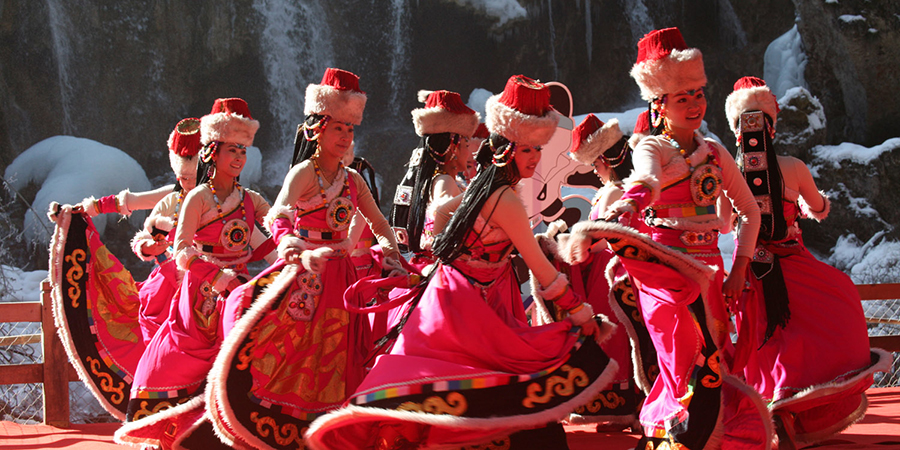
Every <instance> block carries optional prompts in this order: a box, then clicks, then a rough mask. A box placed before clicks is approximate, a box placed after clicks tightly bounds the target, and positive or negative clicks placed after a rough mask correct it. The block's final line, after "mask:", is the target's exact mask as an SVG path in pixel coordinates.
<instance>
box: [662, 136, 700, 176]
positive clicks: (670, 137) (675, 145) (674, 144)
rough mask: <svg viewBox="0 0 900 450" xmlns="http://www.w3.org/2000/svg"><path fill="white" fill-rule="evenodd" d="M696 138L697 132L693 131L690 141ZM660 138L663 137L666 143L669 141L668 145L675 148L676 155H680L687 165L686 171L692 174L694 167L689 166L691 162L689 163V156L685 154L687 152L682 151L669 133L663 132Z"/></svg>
mask: <svg viewBox="0 0 900 450" xmlns="http://www.w3.org/2000/svg"><path fill="white" fill-rule="evenodd" d="M696 136H697V132H696V131H694V134H693V135H691V139H694V138H695V137H696ZM662 137H664V138H665V139H666V140H667V141H669V143H670V144H672V146H673V147H675V150H678V153H680V154H681V157H682V158H684V162H685V163H687V166H688V169H689V170H690V171H691V172H693V171H694V166H692V165H691V161H690V157H691V155H688V154H687V150H685V149H683V148H682V147H681V145H680V144H678V141H676V140H675V138H674V137H672V135H671V134H670V133H669V131H668V130H666V131H664V132H663V134H662ZM695 150H696V149H695Z"/></svg>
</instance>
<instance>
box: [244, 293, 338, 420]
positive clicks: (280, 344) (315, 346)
mask: <svg viewBox="0 0 900 450" xmlns="http://www.w3.org/2000/svg"><path fill="white" fill-rule="evenodd" d="M287 298H290V292H287V293H285V296H284V297H283V298H282V300H281V301H280V304H279V305H278V309H277V310H276V311H274V312H273V313H272V314H270V315H267V316H266V317H265V318H264V319H262V321H261V322H260V325H261V327H260V334H259V338H258V339H257V340H256V348H257V349H264V353H263V352H254V354H253V359H252V360H251V364H252V366H253V368H254V369H256V370H257V371H259V372H260V373H262V374H264V375H266V376H267V377H268V380H269V381H268V382H267V383H265V384H264V385H263V386H261V388H262V389H264V390H267V391H269V392H271V393H273V394H276V395H290V396H299V397H300V398H301V399H302V400H303V401H305V402H323V403H340V402H342V401H343V400H344V399H345V398H346V392H345V391H346V386H345V384H346V383H345V376H344V371H345V370H346V367H347V352H348V348H347V346H348V344H347V333H346V330H347V327H348V325H349V323H350V313H349V312H347V310H345V309H343V308H324V311H322V312H321V316H320V315H319V314H320V312H319V311H317V312H316V318H314V320H312V321H310V322H304V321H295V320H293V319H292V318H291V316H290V315H289V314H288V313H287V307H288V306H289V305H288V302H287V301H286V299H287ZM316 301H317V302H318V299H317V300H316Z"/></svg>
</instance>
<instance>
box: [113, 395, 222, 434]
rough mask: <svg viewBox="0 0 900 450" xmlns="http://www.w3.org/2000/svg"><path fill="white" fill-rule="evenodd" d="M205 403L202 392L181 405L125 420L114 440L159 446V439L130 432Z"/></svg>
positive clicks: (200, 406)
mask: <svg viewBox="0 0 900 450" xmlns="http://www.w3.org/2000/svg"><path fill="white" fill-rule="evenodd" d="M204 403H205V402H204V400H203V395H202V393H199V394H198V395H195V396H194V397H192V398H191V399H190V400H188V401H186V402H184V403H182V404H180V405H175V406H173V407H171V408H167V409H164V410H162V411H160V412H158V413H156V414H152V415H150V416H146V417H143V418H141V419H138V420H135V421H134V422H125V423H123V424H122V426H121V427H120V428H119V429H118V430H116V433H115V434H114V435H113V441H115V442H116V443H117V444H124V445H133V446H141V447H143V445H155V446H159V443H160V440H159V439H152V438H149V437H136V436H131V435H130V434H129V433H132V432H134V431H138V430H141V429H144V428H147V427H150V426H153V425H156V424H158V423H160V422H162V421H164V420H168V419H172V418H175V417H177V416H179V415H181V414H184V413H186V412H188V411H190V410H192V409H194V408H202V407H203V404H204Z"/></svg>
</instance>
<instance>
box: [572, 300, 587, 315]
mask: <svg viewBox="0 0 900 450" xmlns="http://www.w3.org/2000/svg"><path fill="white" fill-rule="evenodd" d="M582 309H584V302H581V303H579V304H578V306H576V307H574V308H572V309H570V310H569V314H575V313H577V312H578V311H581V310H582Z"/></svg>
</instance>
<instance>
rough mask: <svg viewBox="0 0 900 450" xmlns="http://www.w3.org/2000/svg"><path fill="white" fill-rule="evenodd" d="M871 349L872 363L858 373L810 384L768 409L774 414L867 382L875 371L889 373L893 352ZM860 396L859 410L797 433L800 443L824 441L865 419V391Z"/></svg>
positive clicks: (772, 404) (796, 437) (796, 438)
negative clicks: (833, 423)
mask: <svg viewBox="0 0 900 450" xmlns="http://www.w3.org/2000/svg"><path fill="white" fill-rule="evenodd" d="M869 352H870V355H871V361H872V364H871V365H869V366H868V367H866V368H864V369H862V370H861V371H860V372H859V373H857V374H855V375H853V376H852V377H850V378H849V379H842V378H843V377H838V378H836V379H834V380H832V381H829V382H826V383H821V384H817V385H815V386H810V387H807V388H806V389H804V390H802V391H800V392H798V393H797V394H794V395H792V396H790V397H787V398H784V399H781V400H776V401H774V402H772V403H771V404H770V405H769V411H771V412H772V414H775V413H776V412H778V410H780V409H782V408H789V407H791V406H794V405H796V404H797V403H803V402H807V401H814V400H816V399H818V398H821V397H827V396H829V395H832V394H836V393H839V392H841V391H843V390H845V389H847V388H849V387H852V386H853V385H855V384H858V383H860V382H864V381H866V378H867V377H870V376H872V374H874V373H875V372H885V373H888V372H890V370H891V363H892V362H893V357H892V356H891V354H890V353H888V352H887V351H885V350H882V349H880V348H872V349H870V350H869ZM860 395H862V396H863V400H862V403H861V405H860V407H859V408H857V410H856V411H854V412H853V413H851V414H850V415H849V416H847V417H846V418H845V419H844V420H842V421H840V422H838V423H836V424H835V425H833V426H831V427H829V428H826V429H823V430H819V431H816V432H812V433H806V434H797V435H795V436H794V440H795V441H796V442H797V443H799V444H813V443H816V442H819V441H822V440H825V439H827V438H829V437H831V436H833V435H835V434H838V433H840V432H841V431H843V430H845V429H847V428H848V427H850V425H853V424H854V423H856V422H859V421H860V420H862V418H863V417H864V416H865V414H866V408H867V402H866V399H865V393H860Z"/></svg>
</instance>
